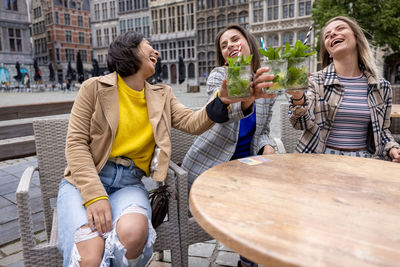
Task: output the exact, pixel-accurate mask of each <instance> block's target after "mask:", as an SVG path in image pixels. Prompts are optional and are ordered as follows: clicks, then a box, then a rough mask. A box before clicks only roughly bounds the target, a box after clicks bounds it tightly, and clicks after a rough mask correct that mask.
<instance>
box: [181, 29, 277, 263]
mask: <svg viewBox="0 0 400 267" xmlns="http://www.w3.org/2000/svg"><path fill="white" fill-rule="evenodd" d="M240 46H241V49H242V51H241V52H242V54H243V55H244V56H246V57H247V56H249V55H250V54H252V55H253V58H252V61H251V71H252V73H255V72H256V71H257V72H259V71H262V69H261V68H260V55H259V53H258V47H257V42H256V40H255V38H254V37H253V36H252V35H251V34H250V33H249V32H248V31H247V30H245V29H244V28H242V27H241V26H239V25H230V26H228V27H227V28H226V29H224V30H222V31H220V32H219V33H218V35H217V37H216V40H215V48H216V51H217V56H216V59H217V66H218V67H216V68H214V69H213V70H212V71H211V73H210V75H209V76H208V79H207V93H208V97H209V99H212V98H213V97H214V95H215V94H216V93H218V92H220V91H221V90H226V81H225V68H223V66H225V65H226V64H227V62H228V58H229V57H230V58H235V57H237V56H239V51H240V48H239V47H240ZM269 76H270V79H271V80H272V79H273V76H272V75H269ZM271 85H272V83H268V84H266V86H265V87H268V86H271ZM273 97H274V95H270V96H269V97H267V98H262V99H257V100H255V101H254V98H253V97H252V98H249V99H248V100H245V101H242V102H241V103H235V104H231V105H230V110H231V112H232V114H234V115H233V118H234V121H230V122H226V123H220V124H216V125H214V126H213V127H212V128H211V129H210V130H208V131H206V132H204V133H203V134H201V135H200V136H199V137H197V138H196V140H195V141H194V143H193V145H192V146H191V147H190V149H189V151H188V153H187V154H186V156H185V158H184V159H183V163H182V167H183V168H184V169H185V170H186V171H187V172H188V182H189V186H191V185H192V183H193V181H194V180H195V179H196V178H197V177H198V176H199V175H200V174H202V173H203V172H204V171H206V170H207V169H209V168H211V167H213V166H215V165H217V164H220V163H223V162H227V161H229V160H232V159H238V158H244V157H247V156H252V155H257V154H273V153H275V150H274V148H273V147H272V142H271V140H270V139H269V137H268V135H269V131H270V128H269V123H270V121H271V117H272V105H273V104H274V98H273ZM253 102H254V112H253V113H250V112H246V110H248V109H249V107H250V106H251V105H252V104H253ZM243 179H246V178H245V177H243ZM238 265H239V266H241V265H242V266H256V264H255V263H253V262H251V261H249V260H247V259H246V258H244V257H241V261H240V262H239V263H238Z"/></svg>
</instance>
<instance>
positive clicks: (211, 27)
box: [207, 17, 215, 44]
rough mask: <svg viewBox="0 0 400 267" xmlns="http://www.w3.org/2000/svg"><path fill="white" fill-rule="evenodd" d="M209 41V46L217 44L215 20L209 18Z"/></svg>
mask: <svg viewBox="0 0 400 267" xmlns="http://www.w3.org/2000/svg"><path fill="white" fill-rule="evenodd" d="M207 40H208V43H209V44H213V43H214V42H215V18H214V17H208V18H207Z"/></svg>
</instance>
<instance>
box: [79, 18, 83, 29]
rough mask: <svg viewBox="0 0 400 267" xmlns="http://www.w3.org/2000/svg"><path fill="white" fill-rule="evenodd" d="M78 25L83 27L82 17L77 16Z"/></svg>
mask: <svg viewBox="0 0 400 267" xmlns="http://www.w3.org/2000/svg"><path fill="white" fill-rule="evenodd" d="M78 27H83V17H82V16H78Z"/></svg>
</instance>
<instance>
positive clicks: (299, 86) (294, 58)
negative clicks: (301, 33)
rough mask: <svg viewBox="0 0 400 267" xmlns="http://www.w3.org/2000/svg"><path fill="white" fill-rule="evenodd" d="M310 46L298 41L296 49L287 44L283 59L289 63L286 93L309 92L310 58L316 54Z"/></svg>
mask: <svg viewBox="0 0 400 267" xmlns="http://www.w3.org/2000/svg"><path fill="white" fill-rule="evenodd" d="M309 50H310V47H309V46H308V45H305V44H303V43H302V42H301V41H300V40H298V41H297V42H296V43H295V45H294V47H292V48H290V45H289V43H286V47H285V51H284V52H283V53H282V57H283V58H286V59H287V61H288V71H287V83H286V91H299V90H307V88H308V76H309V75H310V72H309V64H310V63H309V62H310V60H309V59H310V56H311V55H313V54H315V52H313V51H311V52H308V51H309Z"/></svg>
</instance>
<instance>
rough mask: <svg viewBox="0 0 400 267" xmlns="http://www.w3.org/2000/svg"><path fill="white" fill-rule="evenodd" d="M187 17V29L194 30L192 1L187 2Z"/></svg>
mask: <svg viewBox="0 0 400 267" xmlns="http://www.w3.org/2000/svg"><path fill="white" fill-rule="evenodd" d="M187 15H188V17H189V29H188V30H194V5H193V3H191V4H189V13H188V14H187Z"/></svg>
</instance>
